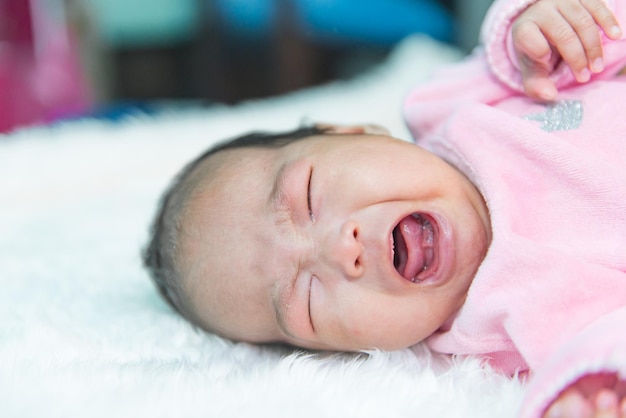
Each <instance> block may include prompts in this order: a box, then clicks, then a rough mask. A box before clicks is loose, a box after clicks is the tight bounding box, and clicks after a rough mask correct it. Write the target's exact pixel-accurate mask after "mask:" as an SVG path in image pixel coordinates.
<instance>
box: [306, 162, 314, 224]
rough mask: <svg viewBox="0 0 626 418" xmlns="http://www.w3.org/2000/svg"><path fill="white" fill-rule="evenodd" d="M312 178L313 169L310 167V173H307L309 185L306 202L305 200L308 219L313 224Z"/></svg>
mask: <svg viewBox="0 0 626 418" xmlns="http://www.w3.org/2000/svg"><path fill="white" fill-rule="evenodd" d="M312 178H313V167H311V172H310V173H309V184H308V185H307V192H306V200H307V206H308V208H309V218H311V220H312V221H313V222H315V216H314V215H313V208H312V206H311V179H312Z"/></svg>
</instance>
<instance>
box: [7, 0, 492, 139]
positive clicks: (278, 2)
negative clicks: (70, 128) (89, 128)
mask: <svg viewBox="0 0 626 418" xmlns="http://www.w3.org/2000/svg"><path fill="white" fill-rule="evenodd" d="M490 3H491V0H0V92H1V94H0V132H7V131H10V130H12V129H15V128H16V127H20V126H26V125H31V124H40V123H49V122H53V121H57V120H66V119H68V118H76V117H83V116H91V117H92V116H97V117H105V118H109V119H116V118H119V117H123V116H124V115H125V114H127V113H129V112H136V111H142V112H153V111H157V110H158V109H162V108H164V107H165V108H171V107H180V106H190V105H191V106H197V105H210V104H212V103H228V104H232V103H237V102H240V101H243V100H247V99H252V98H262V97H269V96H275V95H280V94H284V93H286V92H289V91H293V90H297V89H301V88H305V87H309V86H314V85H318V84H321V83H325V82H328V81H330V80H337V79H348V78H351V77H354V76H356V75H358V74H360V73H361V72H363V71H366V70H367V69H368V68H371V66H373V65H376V64H378V63H380V62H382V61H383V60H384V59H385V57H386V56H387V54H388V53H389V52H390V51H391V50H392V49H393V47H394V46H395V45H396V44H397V43H398V42H400V41H401V40H402V39H404V38H405V37H407V36H409V35H411V34H415V33H422V34H425V35H428V36H430V37H432V38H434V39H437V40H440V41H442V42H446V43H450V44H454V45H457V46H458V47H459V48H461V49H463V50H465V51H469V50H471V49H472V48H473V47H474V46H475V45H476V43H477V40H478V30H479V25H480V22H481V20H482V17H483V15H484V13H485V11H486V9H487V8H488V6H489V4H490Z"/></svg>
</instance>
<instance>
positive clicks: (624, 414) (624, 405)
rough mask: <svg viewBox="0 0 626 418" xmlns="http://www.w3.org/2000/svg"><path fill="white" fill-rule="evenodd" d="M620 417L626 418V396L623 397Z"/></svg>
mask: <svg viewBox="0 0 626 418" xmlns="http://www.w3.org/2000/svg"><path fill="white" fill-rule="evenodd" d="M619 410H620V414H621V415H620V418H626V398H622V402H620V407H619Z"/></svg>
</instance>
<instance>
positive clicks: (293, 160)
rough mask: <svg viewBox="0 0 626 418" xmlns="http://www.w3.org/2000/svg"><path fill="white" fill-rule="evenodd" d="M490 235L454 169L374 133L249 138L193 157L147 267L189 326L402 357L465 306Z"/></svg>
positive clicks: (243, 337)
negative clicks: (387, 352) (405, 350)
mask: <svg viewBox="0 0 626 418" xmlns="http://www.w3.org/2000/svg"><path fill="white" fill-rule="evenodd" d="M490 240H491V231H490V222H489V216H488V212H487V208H486V205H485V203H484V201H483V199H482V196H481V195H480V193H479V192H478V190H477V189H476V188H475V187H474V185H473V184H472V183H471V182H470V181H469V180H468V179H467V178H466V177H465V176H464V175H463V174H462V173H460V172H459V171H458V170H456V169H455V168H454V167H452V166H451V165H449V164H448V163H446V162H445V161H443V160H442V159H440V158H439V157H437V156H435V155H434V154H432V153H430V152H428V151H425V150H424V149H422V148H420V147H418V146H416V145H415V144H411V143H408V142H405V141H401V140H398V139H394V138H392V137H390V136H389V135H388V134H387V133H386V132H385V131H382V130H381V129H379V128H376V129H372V128H371V127H326V128H318V127H313V128H303V129H299V130H296V131H294V132H289V133H284V134H277V135H274V134H267V135H266V134H251V135H246V136H244V137H241V138H238V139H235V140H233V141H231V142H228V143H225V144H222V145H218V146H217V147H216V148H213V149H212V150H209V151H208V152H206V153H205V154H203V155H201V156H200V157H199V158H197V159H196V160H194V161H193V162H192V163H190V164H189V165H188V166H187V167H186V168H185V169H184V170H183V171H182V172H181V174H179V176H178V177H177V178H176V179H175V180H174V182H173V183H172V185H171V186H170V188H169V190H168V191H167V192H166V193H165V195H164V196H163V199H162V203H161V207H160V210H159V212H158V214H157V218H156V219H155V222H154V225H153V230H152V239H151V241H150V243H149V245H148V247H147V248H146V251H145V254H144V259H145V264H146V266H147V267H148V269H149V270H150V272H151V274H152V277H153V279H154V280H155V282H156V284H157V287H158V288H159V290H160V291H161V293H162V294H163V296H164V297H165V298H166V299H167V300H168V301H169V302H170V304H171V305H172V306H173V307H174V308H175V309H176V310H177V311H178V312H180V313H181V314H182V315H183V316H184V317H186V318H187V319H188V320H190V321H191V322H192V323H194V324H196V325H198V326H200V327H201V328H203V329H206V330H209V331H212V332H215V333H217V334H219V335H222V336H224V337H227V338H231V339H234V340H238V341H248V342H284V343H288V344H292V345H296V346H300V347H305V348H312V349H329V350H342V351H356V350H364V349H371V348H380V349H389V350H392V349H400V348H405V347H408V346H410V345H413V344H415V343H417V342H419V341H421V340H423V339H424V338H426V337H428V336H429V335H431V334H432V333H433V332H435V331H436V330H437V329H439V328H440V327H441V326H442V325H443V324H444V323H445V322H446V321H447V320H448V319H449V318H451V317H452V316H453V315H454V314H455V312H456V311H457V310H458V309H459V308H460V306H461V305H462V303H463V302H464V300H465V297H466V294H467V291H468V288H469V286H470V283H471V281H472V279H473V277H474V274H475V273H476V270H477V269H478V266H479V265H480V263H481V262H482V260H483V258H484V256H485V253H486V251H487V248H488V246H489V243H490Z"/></svg>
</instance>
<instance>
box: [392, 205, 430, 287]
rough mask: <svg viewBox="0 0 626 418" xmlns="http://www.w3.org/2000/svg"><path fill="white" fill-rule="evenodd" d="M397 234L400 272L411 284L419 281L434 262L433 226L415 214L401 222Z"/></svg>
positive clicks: (398, 267)
mask: <svg viewBox="0 0 626 418" xmlns="http://www.w3.org/2000/svg"><path fill="white" fill-rule="evenodd" d="M396 233H397V235H396V238H395V239H396V243H397V244H398V245H397V248H396V251H397V255H398V261H399V263H398V264H397V269H398V272H399V273H400V274H401V275H402V277H404V278H405V279H407V280H409V281H411V282H416V281H419V277H418V276H419V274H420V273H422V272H423V271H425V270H428V268H429V267H430V266H431V265H432V264H433V261H434V256H435V253H434V248H433V247H434V233H433V226H432V224H431V223H430V222H429V221H428V220H427V219H426V218H424V217H423V216H421V215H419V214H413V215H410V216H407V217H406V218H404V219H402V220H401V221H400V223H399V224H398V226H397V227H396Z"/></svg>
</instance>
